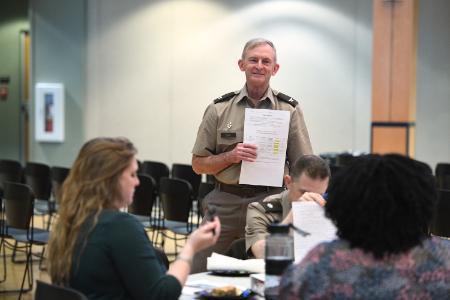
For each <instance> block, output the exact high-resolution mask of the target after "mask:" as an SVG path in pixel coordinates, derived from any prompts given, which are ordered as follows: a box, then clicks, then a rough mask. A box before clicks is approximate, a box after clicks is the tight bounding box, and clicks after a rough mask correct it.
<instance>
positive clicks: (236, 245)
mask: <svg viewBox="0 0 450 300" xmlns="http://www.w3.org/2000/svg"><path fill="white" fill-rule="evenodd" d="M225 255H226V256H230V257H234V258H237V259H248V258H249V257H248V254H247V251H246V249H245V238H240V239H237V240H234V241H233V242H232V243H231V245H230V247H229V248H228V250H227V251H225Z"/></svg>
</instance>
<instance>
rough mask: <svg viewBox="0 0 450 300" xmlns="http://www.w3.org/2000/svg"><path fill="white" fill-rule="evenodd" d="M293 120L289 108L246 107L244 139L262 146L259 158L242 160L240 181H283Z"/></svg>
mask: <svg viewBox="0 0 450 300" xmlns="http://www.w3.org/2000/svg"><path fill="white" fill-rule="evenodd" d="M289 121H290V113H289V112H288V111H286V110H273V109H253V108H246V109H245V121H244V143H249V144H254V145H256V146H257V147H258V148H257V150H256V152H257V158H256V161H254V162H246V161H243V162H242V165H241V175H240V178H239V183H240V184H252V185H265V186H277V187H278V186H282V185H283V175H284V164H285V159H286V148H287V140H288V134H289Z"/></svg>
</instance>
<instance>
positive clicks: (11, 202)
mask: <svg viewBox="0 0 450 300" xmlns="http://www.w3.org/2000/svg"><path fill="white" fill-rule="evenodd" d="M3 198H4V199H3V201H4V204H5V218H6V224H7V225H8V227H14V228H18V229H24V230H27V229H29V226H30V221H31V218H32V216H33V201H34V196H33V192H32V191H31V189H30V187H29V186H27V185H25V184H21V183H13V182H6V183H5V194H4V197H3Z"/></svg>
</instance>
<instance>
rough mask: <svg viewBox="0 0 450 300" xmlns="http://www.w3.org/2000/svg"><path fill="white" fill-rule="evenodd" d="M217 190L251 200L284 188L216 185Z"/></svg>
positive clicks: (219, 183) (218, 183)
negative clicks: (259, 195)
mask: <svg viewBox="0 0 450 300" xmlns="http://www.w3.org/2000/svg"><path fill="white" fill-rule="evenodd" d="M216 186H217V188H218V189H219V191H221V192H225V193H229V194H233V195H236V196H240V197H245V198H251V197H254V196H256V195H258V194H261V193H267V192H270V191H274V190H279V191H280V192H281V191H282V190H283V188H282V187H274V186H263V185H247V184H225V183H221V182H217V183H216Z"/></svg>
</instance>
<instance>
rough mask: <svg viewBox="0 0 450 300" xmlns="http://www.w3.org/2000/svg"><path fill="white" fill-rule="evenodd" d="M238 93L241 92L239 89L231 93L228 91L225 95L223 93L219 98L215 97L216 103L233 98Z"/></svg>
mask: <svg viewBox="0 0 450 300" xmlns="http://www.w3.org/2000/svg"><path fill="white" fill-rule="evenodd" d="M237 94H239V91H237V92H230V93H227V94H225V95H222V96H220V97H219V98H216V99H214V104H216V103H220V102H225V101H228V100H230V99H231V98H233V97H234V96H236V95H237Z"/></svg>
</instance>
